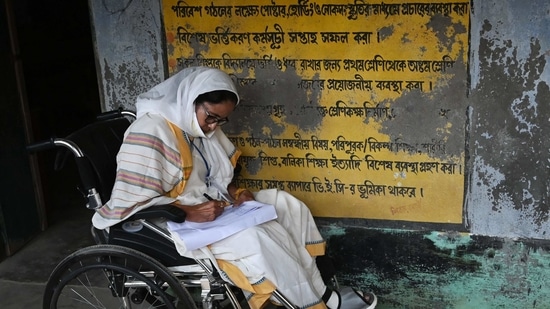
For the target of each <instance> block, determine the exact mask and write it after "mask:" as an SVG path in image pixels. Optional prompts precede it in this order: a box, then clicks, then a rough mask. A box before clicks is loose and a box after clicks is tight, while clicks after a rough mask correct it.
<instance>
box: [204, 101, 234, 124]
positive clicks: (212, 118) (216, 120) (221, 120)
mask: <svg viewBox="0 0 550 309" xmlns="http://www.w3.org/2000/svg"><path fill="white" fill-rule="evenodd" d="M201 106H202V108H203V109H204V112H205V113H206V118H205V119H204V122H206V123H207V124H214V123H215V124H216V125H218V126H223V125H224V124H226V123H228V122H229V118H227V117H225V118H220V117H216V116H214V115H211V114H210V113H209V112H208V110H207V109H206V106H204V104H201Z"/></svg>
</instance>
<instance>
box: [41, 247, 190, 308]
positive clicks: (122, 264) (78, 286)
mask: <svg viewBox="0 0 550 309" xmlns="http://www.w3.org/2000/svg"><path fill="white" fill-rule="evenodd" d="M121 283H123V284H121ZM100 298H101V299H100ZM124 301H126V302H131V308H134V309H135V308H141V306H143V307H144V308H151V307H154V308H167V309H197V307H196V305H195V303H194V301H193V298H192V297H191V295H190V294H189V292H188V291H187V289H185V287H183V286H182V285H181V284H180V282H179V281H178V279H177V278H176V277H175V276H174V275H173V274H172V273H171V272H170V271H169V270H168V269H167V268H166V267H164V266H163V265H162V264H160V263H159V262H158V261H157V260H155V259H153V258H151V257H149V256H148V255H145V254H143V253H141V252H139V251H136V250H134V249H130V248H126V247H121V246H114V245H96V246H90V247H86V248H83V249H80V250H78V251H76V252H74V253H73V254H71V255H69V256H67V257H66V258H65V259H63V260H62V261H61V262H60V263H59V264H58V265H57V266H56V267H55V269H54V270H53V272H52V274H51V275H50V278H49V279H48V282H47V284H46V289H45V291H44V297H43V303H42V306H43V308H44V309H61V308H127V307H126V305H125V304H124ZM140 301H141V302H140Z"/></svg>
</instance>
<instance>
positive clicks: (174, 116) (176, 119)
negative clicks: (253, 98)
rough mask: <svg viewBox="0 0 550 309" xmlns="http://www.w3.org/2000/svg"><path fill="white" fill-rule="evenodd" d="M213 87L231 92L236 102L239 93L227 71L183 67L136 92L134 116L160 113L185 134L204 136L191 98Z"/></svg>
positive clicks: (193, 98)
mask: <svg viewBox="0 0 550 309" xmlns="http://www.w3.org/2000/svg"><path fill="white" fill-rule="evenodd" d="M215 90H227V91H231V92H233V93H234V94H235V95H236V96H237V104H239V102H238V100H239V94H238V93H237V89H236V87H235V84H234V83H233V81H232V80H231V78H230V77H229V75H227V73H225V72H223V71H220V70H218V69H213V68H208V67H190V68H186V69H183V70H181V71H180V72H178V73H176V74H175V75H173V76H172V77H170V78H168V79H166V80H165V81H164V82H162V83H160V84H158V85H156V86H155V87H153V88H152V89H151V90H149V91H147V92H145V93H142V94H140V95H139V96H138V98H137V101H136V109H137V111H136V112H137V117H140V116H141V115H143V114H146V113H151V114H160V115H162V116H163V117H164V118H166V119H168V121H170V122H172V123H173V124H175V125H176V126H178V127H179V128H180V129H182V130H183V131H185V132H186V133H187V134H189V135H191V136H193V137H206V136H205V134H204V133H203V132H202V130H201V128H200V126H199V122H198V120H197V116H196V114H195V105H194V104H193V102H194V101H195V99H197V97H198V96H199V95H201V94H203V93H207V92H210V91H215ZM211 134H213V132H212V133H211ZM211 134H209V136H208V137H210V135H211Z"/></svg>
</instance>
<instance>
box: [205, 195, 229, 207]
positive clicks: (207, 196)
mask: <svg viewBox="0 0 550 309" xmlns="http://www.w3.org/2000/svg"><path fill="white" fill-rule="evenodd" d="M202 195H203V196H204V197H206V199H207V200H209V201H214V199H213V198H212V197H211V196H210V195H208V194H206V193H203V194H202ZM222 202H223V204H224V205H223V206H220V207H225V206H229V205H231V203H228V202H227V201H222Z"/></svg>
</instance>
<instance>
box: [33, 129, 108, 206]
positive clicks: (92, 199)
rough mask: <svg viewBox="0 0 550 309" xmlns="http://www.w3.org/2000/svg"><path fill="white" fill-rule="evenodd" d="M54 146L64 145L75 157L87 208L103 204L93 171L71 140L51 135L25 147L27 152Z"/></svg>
mask: <svg viewBox="0 0 550 309" xmlns="http://www.w3.org/2000/svg"><path fill="white" fill-rule="evenodd" d="M56 147H64V148H67V149H68V150H70V151H71V152H72V154H73V155H74V157H75V162H76V167H77V169H78V174H79V175H80V182H81V183H82V186H83V189H84V194H85V195H86V198H87V200H88V204H87V205H86V207H88V208H89V209H96V208H99V207H101V206H102V205H103V203H102V202H101V197H100V196H99V193H98V192H97V190H96V187H95V183H94V181H93V180H92V179H95V178H94V172H93V169H92V167H91V165H90V162H89V161H88V160H86V158H85V157H84V153H83V152H82V150H81V149H80V148H79V147H78V145H77V144H75V143H74V142H73V141H70V140H68V139H64V138H56V137H52V138H50V139H49V140H46V141H41V142H37V143H34V144H30V145H28V146H27V147H26V148H27V150H28V151H29V152H37V151H42V150H48V149H53V148H56Z"/></svg>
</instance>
